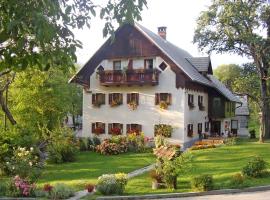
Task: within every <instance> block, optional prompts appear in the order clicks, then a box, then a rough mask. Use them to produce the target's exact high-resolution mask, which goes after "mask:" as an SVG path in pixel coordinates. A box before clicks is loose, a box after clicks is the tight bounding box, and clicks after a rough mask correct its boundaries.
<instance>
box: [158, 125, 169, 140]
mask: <svg viewBox="0 0 270 200" xmlns="http://www.w3.org/2000/svg"><path fill="white" fill-rule="evenodd" d="M172 132H173V128H172V126H171V125H168V124H157V125H155V136H157V135H162V136H164V137H167V138H170V137H171V136H172Z"/></svg>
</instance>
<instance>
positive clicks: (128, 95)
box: [127, 93, 131, 104]
mask: <svg viewBox="0 0 270 200" xmlns="http://www.w3.org/2000/svg"><path fill="white" fill-rule="evenodd" d="M130 96H131V94H130V93H128V94H127V104H129V103H130Z"/></svg>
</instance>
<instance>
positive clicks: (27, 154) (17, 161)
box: [6, 147, 42, 182]
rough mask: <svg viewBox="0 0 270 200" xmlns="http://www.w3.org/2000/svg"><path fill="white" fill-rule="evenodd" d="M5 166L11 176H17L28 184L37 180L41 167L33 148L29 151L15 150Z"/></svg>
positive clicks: (24, 149)
mask: <svg viewBox="0 0 270 200" xmlns="http://www.w3.org/2000/svg"><path fill="white" fill-rule="evenodd" d="M6 166H7V167H8V168H9V171H10V172H11V173H12V174H13V175H18V176H19V177H21V178H22V179H25V180H27V181H30V182H34V181H36V180H37V179H38V178H39V176H40V174H41V167H42V165H41V163H40V162H39V158H38V156H37V154H36V153H35V151H34V148H33V147H31V148H30V149H26V148H25V147H18V148H17V149H15V150H14V155H13V157H12V158H11V159H10V160H9V161H8V162H6ZM16 180H17V179H16Z"/></svg>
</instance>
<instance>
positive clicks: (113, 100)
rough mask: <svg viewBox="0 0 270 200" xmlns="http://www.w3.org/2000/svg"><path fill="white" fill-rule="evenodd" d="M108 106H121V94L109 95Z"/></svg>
mask: <svg viewBox="0 0 270 200" xmlns="http://www.w3.org/2000/svg"><path fill="white" fill-rule="evenodd" d="M109 104H110V105H111V107H115V106H119V105H121V104H123V94H121V93H110V94H109Z"/></svg>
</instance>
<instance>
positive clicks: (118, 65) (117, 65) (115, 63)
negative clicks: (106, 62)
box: [113, 60, 121, 70]
mask: <svg viewBox="0 0 270 200" xmlns="http://www.w3.org/2000/svg"><path fill="white" fill-rule="evenodd" d="M113 70H121V60H115V61H113Z"/></svg>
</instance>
